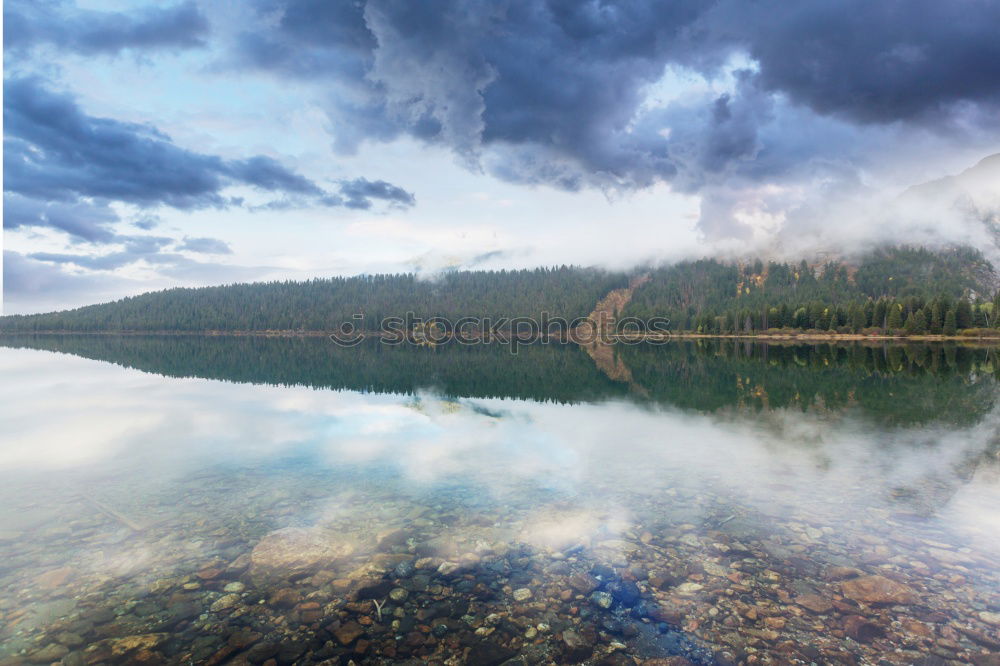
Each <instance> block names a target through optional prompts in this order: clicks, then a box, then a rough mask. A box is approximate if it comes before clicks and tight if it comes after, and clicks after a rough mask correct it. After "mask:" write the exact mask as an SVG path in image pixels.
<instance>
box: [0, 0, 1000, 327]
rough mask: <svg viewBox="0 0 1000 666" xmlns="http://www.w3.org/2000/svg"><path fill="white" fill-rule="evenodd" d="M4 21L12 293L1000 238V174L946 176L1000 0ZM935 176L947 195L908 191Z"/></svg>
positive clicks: (984, 94) (371, 9)
mask: <svg viewBox="0 0 1000 666" xmlns="http://www.w3.org/2000/svg"><path fill="white" fill-rule="evenodd" d="M3 18H4V25H3V35H4V91H3V92H4V95H3V109H4V113H3V119H4V168H3V170H4V174H3V175H4V198H3V203H4V211H3V226H4V233H3V264H4V265H3V296H4V303H3V308H4V312H5V313H8V314H9V313H16V312H25V313H26V312H40V311H49V310H53V309H62V308H68V307H76V306H79V305H84V304H88V303H94V302H102V301H107V300H111V299H115V298H119V297H122V296H125V295H129V294H136V293H141V292H145V291H150V290H155V289H163V288H168V287H175V286H200V285H210V284H223V283H230V282H244V281H255V280H274V279H282V280H284V279H308V278H313V277H323V276H331V275H354V274H360V273H380V272H397V271H412V272H416V273H419V274H421V275H426V276H428V277H432V276H433V275H435V274H437V273H439V272H440V271H442V270H451V269H473V268H487V269H491V268H519V267H533V266H539V265H558V264H583V265H603V266H608V267H614V268H623V267H629V266H634V265H637V264H641V263H659V262H667V261H676V260H679V259H684V258H692V257H700V256H725V257H735V258H738V257H742V256H748V255H749V254H757V255H763V256H773V257H777V256H788V257H798V256H806V257H807V258H808V257H812V256H818V255H824V254H825V255H828V254H831V253H833V254H844V255H847V254H850V253H855V252H859V251H862V250H863V249H865V248H867V247H870V246H871V245H872V244H875V243H881V242H909V243H930V244H948V243H967V244H972V245H975V246H977V247H981V248H983V249H984V251H985V252H986V253H987V256H990V257H996V256H998V255H1000V252H997V234H996V228H997V223H998V221H1000V218H998V216H997V213H996V211H998V210H1000V164H998V163H997V161H996V160H994V161H993V162H991V166H990V168H988V169H986V168H985V167H982V166H981V167H980V168H979V169H978V171H976V170H975V169H974V172H973V175H975V176H976V178H974V179H972V180H974V181H975V183H976V187H975V188H973V189H974V191H972V192H971V194H970V190H969V189H968V187H966V186H967V185H968V182H969V180H970V178H971V177H967V178H965V179H964V180H963V179H962V178H958V179H956V178H952V177H953V176H955V175H956V174H961V173H963V172H965V171H966V170H967V169H970V168H972V167H974V166H975V165H976V164H978V163H979V162H980V161H981V160H983V159H984V158H988V157H989V156H990V155H994V154H996V153H1000V40H998V39H997V38H996V31H997V27H998V26H1000V0H953V1H951V2H940V1H935V0H910V1H908V2H902V1H900V0H885V1H884V2H877V3H872V2H870V1H866V0H838V1H837V2H833V1H832V0H813V1H809V2H801V3H794V4H789V3H786V2H779V1H778V0H759V1H757V2H745V1H743V0H675V1H673V2H670V3H663V2H657V1H655V0H623V1H621V2H601V1H596V0H590V1H587V0H547V1H542V0H539V1H535V2H527V1H523V2H522V1H517V0H492V1H489V2H480V1H476V0H465V1H461V2H460V1H458V0H428V1H427V2H411V1H409V0H357V1H354V0H344V1H342V2H329V1H326V0H252V1H250V2H240V3H236V2H218V1H208V0H205V1H203V2H199V1H197V0H188V1H185V2H179V3H178V2H138V1H135V0H127V1H126V0H80V1H78V2H72V1H69V0H66V1H63V0H7V1H6V2H4V7H3ZM984 169H985V170H984ZM994 176H995V177H994ZM939 179H945V180H939ZM929 181H939V182H940V183H944V184H945V185H946V186H947V187H944V188H941V187H938V188H936V189H935V188H930V189H928V188H926V187H924V188H919V187H918V188H916V190H914V189H912V188H913V186H916V185H920V184H921V183H926V182H929ZM914 192H916V193H917V195H919V196H917V195H914V194H913V193H914ZM921 193H922V194H921Z"/></svg>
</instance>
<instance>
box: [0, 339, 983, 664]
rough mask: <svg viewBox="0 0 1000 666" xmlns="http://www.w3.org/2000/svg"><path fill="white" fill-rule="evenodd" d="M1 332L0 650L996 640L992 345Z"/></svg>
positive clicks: (764, 651) (923, 647)
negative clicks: (395, 341)
mask: <svg viewBox="0 0 1000 666" xmlns="http://www.w3.org/2000/svg"><path fill="white" fill-rule="evenodd" d="M4 344H6V345H9V346H11V348H6V349H0V369H2V373H3V375H2V376H3V378H4V381H3V382H2V384H0V392H2V400H0V405H2V406H0V415H2V420H3V423H4V429H3V438H2V441H3V443H2V445H0V507H2V508H0V642H2V648H0V663H7V662H10V663H22V662H24V663H52V662H58V661H60V660H62V661H63V662H64V663H265V662H266V661H267V660H269V659H273V660H275V661H276V662H277V663H322V662H324V661H328V660H332V661H329V663H348V661H349V660H354V661H355V662H357V663H362V662H366V661H367V662H371V663H380V662H391V661H404V660H407V659H410V660H413V661H414V663H418V662H421V663H422V662H426V661H428V660H430V661H436V662H439V663H445V662H447V663H455V664H459V663H479V664H487V663H503V662H504V661H506V660H508V659H511V658H513V659H520V660H521V661H520V662H512V663H552V662H555V663H566V662H579V661H583V660H586V661H588V663H599V662H603V663H622V664H631V663H636V662H637V661H639V662H640V663H641V661H642V660H645V659H653V658H668V657H671V656H677V655H684V656H685V658H687V659H689V660H690V661H692V662H694V663H702V664H714V663H780V664H784V663H870V664H877V663H880V662H882V663H893V664H910V663H924V664H931V663H942V662H941V661H934V660H935V659H937V660H944V663H948V662H949V661H950V662H954V663H970V662H971V663H979V664H992V663H996V662H995V661H990V659H994V660H995V658H996V657H995V656H994V657H991V656H990V653H992V654H994V655H995V654H996V652H997V649H998V644H1000V635H998V633H1000V632H998V626H997V624H998V622H1000V457H998V452H1000V442H998V439H997V437H998V426H1000V406H998V404H997V400H996V398H997V392H996V388H997V387H996V372H997V371H996V368H995V366H994V361H993V352H992V351H991V350H970V349H956V348H953V347H952V348H932V347H910V348H898V347H894V348H877V349H866V348H861V347H850V348H835V347H829V346H825V347H768V348H765V347H760V346H745V345H737V346H733V345H732V344H731V343H727V344H701V345H698V344H692V343H675V344H672V345H669V346H667V347H653V348H648V347H631V348H623V349H620V350H618V352H617V354H613V355H612V357H611V361H610V362H609V361H608V360H607V358H603V357H601V355H600V354H598V355H597V357H598V362H596V363H595V361H594V358H592V357H593V356H594V354H587V353H585V352H584V351H582V350H580V349H578V348H575V347H566V348H563V347H549V348H534V349H530V350H523V349H522V353H520V354H518V355H517V356H515V357H512V356H511V355H509V354H507V353H506V352H505V351H504V350H502V349H497V348H494V349H487V348H474V349H471V350H470V349H465V350H462V349H458V348H455V349H450V348H448V349H438V350H428V349H413V348H399V349H393V350H386V349H382V348H378V347H365V348H363V349H354V350H342V349H338V348H331V347H330V345H329V343H328V342H326V341H324V340H259V339H257V340H255V339H238V340H233V339H210V340H206V339H181V338H161V339H146V338H134V339H118V338H104V337H89V338H88V337H75V338H61V339H56V338H39V339H30V338H28V339H14V340H11V339H7V340H5V341H4ZM14 347H44V348H48V349H56V350H60V351H65V352H69V354H53V353H51V352H50V351H42V350H38V349H28V348H14ZM82 356H86V357H88V358H82ZM106 361H111V362H112V363H117V364H119V365H113V364H112V363H108V362H106ZM122 366H126V367H122ZM128 366H134V367H128ZM137 368H141V370H140V369H137ZM155 373H162V374H155ZM165 375H166V376H165ZM219 380H229V381H225V382H224V381H219ZM605 606H607V608H605ZM3 660H6V661H3ZM921 660H923V661H921Z"/></svg>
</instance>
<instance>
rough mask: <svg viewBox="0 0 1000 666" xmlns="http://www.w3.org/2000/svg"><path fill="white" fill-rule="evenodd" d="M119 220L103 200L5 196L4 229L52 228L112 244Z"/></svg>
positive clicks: (93, 241)
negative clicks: (114, 226) (50, 199)
mask: <svg viewBox="0 0 1000 666" xmlns="http://www.w3.org/2000/svg"><path fill="white" fill-rule="evenodd" d="M117 221H118V214H117V213H115V211H113V210H112V209H111V208H109V207H108V205H107V204H106V203H104V202H87V201H70V202H62V201H42V200H39V199H31V198H28V197H24V196H21V195H19V194H13V193H5V194H4V197H3V226H4V228H5V229H17V228H19V227H51V228H53V229H58V230H60V231H65V232H66V233H67V234H69V235H70V237H71V238H72V239H73V240H77V241H86V242H91V243H110V242H112V241H114V240H115V238H116V234H115V232H114V231H113V229H112V228H111V225H112V224H113V223H115V222H117Z"/></svg>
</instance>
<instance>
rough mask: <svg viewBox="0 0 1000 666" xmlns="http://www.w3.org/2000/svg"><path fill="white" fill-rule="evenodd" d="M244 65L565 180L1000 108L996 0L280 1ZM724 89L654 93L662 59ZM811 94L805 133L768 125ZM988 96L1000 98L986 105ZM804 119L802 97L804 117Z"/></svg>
mask: <svg viewBox="0 0 1000 666" xmlns="http://www.w3.org/2000/svg"><path fill="white" fill-rule="evenodd" d="M259 8H260V13H261V16H262V17H266V21H262V22H261V23H260V24H257V25H254V26H253V29H251V30H248V31H247V32H246V33H245V34H244V35H243V36H242V37H241V38H240V39H239V40H238V44H237V48H236V51H235V53H236V54H237V57H238V58H239V61H240V63H241V65H242V66H244V67H249V68H255V69H262V70H269V71H273V72H276V73H280V74H282V75H292V76H297V77H301V78H304V79H311V80H317V81H320V82H322V84H323V85H324V86H325V87H327V88H328V90H329V91H330V103H329V115H330V118H331V121H332V124H333V131H334V134H335V145H336V146H337V147H338V148H339V149H342V150H352V149H354V148H356V147H357V145H358V144H359V143H361V142H363V141H366V140H387V139H391V138H394V137H396V136H399V135H403V134H406V135H410V136H414V137H417V138H419V139H422V140H425V141H428V142H434V143H441V144H444V145H446V146H448V147H450V148H451V149H453V150H454V151H455V152H456V153H457V154H458V155H460V156H461V158H462V159H463V160H464V161H465V162H466V163H467V164H469V165H470V167H472V168H480V167H485V168H486V169H488V170H489V171H491V172H492V173H494V174H495V175H498V176H500V177H503V178H506V179H509V180H513V181H518V182H529V183H530V182H546V183H549V184H553V185H556V186H558V187H562V188H566V189H576V188H579V187H582V186H586V185H599V186H605V187H617V188H629V187H641V186H646V185H649V184H652V183H654V182H657V181H670V182H674V183H676V184H679V185H680V186H681V187H682V188H685V189H698V188H701V187H705V186H708V185H718V184H720V183H723V182H725V181H727V180H729V179H732V178H738V179H744V180H749V181H755V180H763V179H771V178H776V177H780V176H782V175H783V174H789V173H791V172H793V171H795V170H796V169H797V168H798V167H799V166H800V165H801V164H803V163H804V162H808V161H809V160H811V159H814V158H817V157H818V156H825V155H826V154H827V153H829V152H831V151H832V152H834V153H840V154H842V153H845V152H846V149H845V148H844V147H843V146H841V145H839V144H838V141H841V140H842V139H843V138H844V132H843V130H842V128H841V127H840V125H839V123H842V122H846V123H848V124H854V125H856V126H858V127H860V128H862V129H863V128H864V127H865V126H879V125H884V124H888V123H904V124H906V123H909V124H918V125H926V126H929V127H932V128H940V127H942V126H944V125H947V123H948V122H949V121H950V120H951V119H952V118H953V117H956V116H957V115H960V114H962V113H965V112H967V111H968V110H969V109H972V110H974V111H976V112H979V113H980V114H981V117H984V118H991V117H992V118H993V119H994V122H995V116H996V113H997V112H998V111H1000V39H997V38H996V26H998V25H1000V3H997V2H994V1H992V0H957V1H956V2H938V1H933V0H915V1H914V2H908V3H903V2H875V3H873V2H865V1H863V0H849V1H848V2H846V3H845V2H832V0H827V1H822V2H810V3H792V4H789V3H785V2H777V1H776V0H762V1H761V2H753V3H748V2H742V1H737V0H720V1H717V2H705V1H702V0H690V1H687V0H681V1H678V2H670V3H662V2H654V1H653V0H631V1H622V2H606V1H603V0H591V1H589V2H579V1H575V0H573V1H571V0H565V1H557V0H550V1H549V2H533V3H528V2H505V3H496V2H486V1H482V2H469V1H465V2H459V1H458V0H438V1H436V2H432V3H413V2H407V1H405V0H368V1H367V2H355V3H327V2H322V1H320V0H283V1H281V0H269V1H268V2H265V3H260V5H259ZM734 58H737V59H739V58H742V59H743V61H744V62H746V63H747V66H746V68H745V69H744V71H742V72H737V73H736V74H735V78H736V83H735V85H734V86H733V89H732V90H731V91H730V92H728V93H726V94H722V95H720V94H718V93H715V94H711V93H709V92H707V91H706V92H702V93H696V94H693V95H688V96H686V97H684V98H682V99H680V100H674V101H673V102H669V103H667V104H664V105H660V106H657V105H655V104H653V105H650V104H647V103H646V102H647V99H646V98H647V91H648V86H649V85H650V84H652V83H655V82H657V81H658V80H659V79H660V78H661V77H662V76H663V74H664V71H665V68H667V67H674V68H681V69H682V71H686V72H693V73H695V74H697V75H700V76H705V77H708V78H709V79H711V78H713V77H719V76H720V75H721V74H722V73H723V71H724V69H725V67H726V66H727V63H730V64H731V63H733V62H738V60H734ZM799 109H807V110H808V111H809V113H811V114H813V116H814V117H815V118H818V119H821V120H822V119H823V118H828V119H829V120H828V121H826V124H823V123H822V122H816V121H807V122H809V125H810V128H811V129H812V130H813V135H812V136H811V137H810V138H809V139H808V140H807V139H806V138H805V137H803V136H802V135H801V134H795V133H793V134H794V135H793V136H790V137H786V136H785V135H784V133H782V132H780V131H776V130H775V128H776V127H779V128H780V127H781V126H782V125H783V120H784V119H785V118H786V117H788V116H789V115H794V114H799V113H800V111H799ZM991 114H992V115H991ZM796 117H797V118H799V116H796Z"/></svg>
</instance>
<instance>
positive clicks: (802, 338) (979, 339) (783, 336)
mask: <svg viewBox="0 0 1000 666" xmlns="http://www.w3.org/2000/svg"><path fill="white" fill-rule="evenodd" d="M337 333H338V331H336V330H329V331H319V330H315V331H298V330H281V329H264V330H249V331H223V330H207V331H177V330H161V331H138V330H94V331H68V330H43V331H0V337H13V336H26V335H93V336H123V337H138V336H200V337H261V338H319V337H323V338H329V337H331V336H333V335H335V334H337ZM386 335H389V334H388V333H387V332H385V331H366V332H363V336H364V337H365V338H378V337H385V336H386ZM393 335H394V336H395V334H393ZM602 337H603V340H596V341H595V340H587V341H578V340H574V339H573V335H572V334H570V335H569V336H557V335H552V336H542V335H537V336H511V335H510V334H507V333H495V334H493V335H490V336H477V338H478V339H479V340H481V341H492V339H497V340H501V341H508V340H510V339H512V338H517V339H518V340H521V341H536V340H545V341H548V340H551V339H556V340H559V341H561V342H576V343H577V344H582V345H592V344H614V343H618V342H621V343H625V344H629V343H639V342H668V341H670V340H674V339H679V340H750V341H753V340H761V341H765V342H771V341H774V342H806V343H819V342H896V343H905V342H921V343H926V342H964V343H980V344H981V343H987V344H995V345H998V346H1000V330H998V331H997V333H996V335H864V334H861V333H795V332H781V333H755V334H743V333H693V332H678V333H668V334H662V333H605V334H604V335H603V336H602ZM451 339H452V336H449V337H448V338H447V340H448V341H450V340H451ZM410 341H411V342H419V340H413V339H411V340H410ZM444 342H445V340H443V341H442V343H444ZM432 344H433V343H432ZM438 344H441V343H438Z"/></svg>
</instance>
